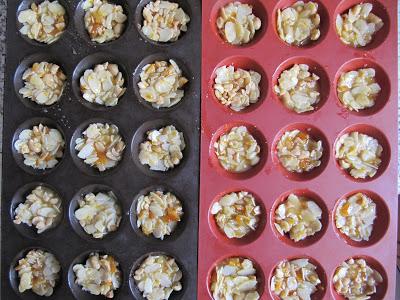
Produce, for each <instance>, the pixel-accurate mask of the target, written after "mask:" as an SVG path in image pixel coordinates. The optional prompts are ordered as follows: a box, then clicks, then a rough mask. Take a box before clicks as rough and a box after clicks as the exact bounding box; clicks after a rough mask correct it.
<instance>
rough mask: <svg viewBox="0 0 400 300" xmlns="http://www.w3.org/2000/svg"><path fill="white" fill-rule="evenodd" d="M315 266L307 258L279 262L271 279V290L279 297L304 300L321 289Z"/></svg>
mask: <svg viewBox="0 0 400 300" xmlns="http://www.w3.org/2000/svg"><path fill="white" fill-rule="evenodd" d="M316 269H317V266H315V265H313V264H312V263H310V262H309V260H308V258H299V259H294V260H290V261H288V260H283V261H281V262H279V264H278V266H277V267H276V268H275V270H274V274H273V276H272V279H271V290H272V292H274V293H275V294H276V295H278V296H279V298H280V299H291V300H305V299H311V295H312V294H314V293H315V292H317V291H318V289H321V288H323V287H321V286H320V285H321V280H320V279H319V277H318V274H317V272H316Z"/></svg>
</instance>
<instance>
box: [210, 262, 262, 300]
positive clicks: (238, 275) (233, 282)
mask: <svg viewBox="0 0 400 300" xmlns="http://www.w3.org/2000/svg"><path fill="white" fill-rule="evenodd" d="M257 288H258V280H257V271H256V269H255V268H254V267H253V262H252V261H251V260H250V259H247V258H241V257H231V258H228V259H225V260H224V261H222V262H221V263H219V264H218V265H217V266H216V267H215V271H214V272H213V274H212V277H211V292H212V296H213V299H214V300H227V299H246V300H258V299H260V295H259V294H258V292H257Z"/></svg>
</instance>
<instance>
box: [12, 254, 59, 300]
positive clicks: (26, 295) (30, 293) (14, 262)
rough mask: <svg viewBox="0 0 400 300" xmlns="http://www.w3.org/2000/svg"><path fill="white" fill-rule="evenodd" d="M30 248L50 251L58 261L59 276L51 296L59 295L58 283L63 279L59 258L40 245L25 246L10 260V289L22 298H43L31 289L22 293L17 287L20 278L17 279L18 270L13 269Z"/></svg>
mask: <svg viewBox="0 0 400 300" xmlns="http://www.w3.org/2000/svg"><path fill="white" fill-rule="evenodd" d="M31 250H42V251H45V252H48V253H51V254H53V255H54V256H55V257H56V259H57V261H58V262H59V263H60V266H61V270H60V271H59V272H58V275H59V278H58V279H57V281H56V285H55V287H54V292H53V294H52V296H51V298H54V299H55V298H58V297H60V295H59V290H60V289H59V285H60V283H61V282H62V281H63V275H62V274H63V269H62V264H61V262H60V260H59V259H58V257H57V256H56V255H55V254H54V252H52V251H50V250H48V249H46V248H43V247H41V246H38V247H29V248H25V249H23V250H21V251H19V252H18V254H17V255H16V256H15V257H14V258H13V260H12V261H11V264H10V268H9V271H8V279H9V281H10V285H11V287H12V289H13V290H14V292H15V294H16V295H17V296H18V297H19V298H20V299H22V300H32V299H43V298H45V297H41V296H39V295H37V294H36V293H34V292H33V291H32V290H31V289H30V290H26V291H25V292H23V293H20V291H19V289H18V286H19V282H20V280H19V277H18V272H17V271H16V270H15V267H16V266H18V261H19V260H20V259H22V258H24V257H25V256H26V255H27V254H28V252H29V251H31Z"/></svg>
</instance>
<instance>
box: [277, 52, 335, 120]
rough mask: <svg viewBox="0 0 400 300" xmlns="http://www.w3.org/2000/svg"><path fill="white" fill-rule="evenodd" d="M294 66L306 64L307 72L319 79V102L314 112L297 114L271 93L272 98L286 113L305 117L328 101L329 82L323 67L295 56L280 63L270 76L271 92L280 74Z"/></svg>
mask: <svg viewBox="0 0 400 300" xmlns="http://www.w3.org/2000/svg"><path fill="white" fill-rule="evenodd" d="M295 64H306V65H308V66H309V71H310V72H311V73H314V74H316V75H317V76H318V77H319V78H320V79H319V80H318V84H319V92H320V100H319V102H318V103H317V104H316V105H314V110H312V111H308V112H304V113H297V112H295V111H294V110H291V109H289V108H287V107H286V106H285V105H284V104H283V103H282V100H281V99H280V97H279V96H278V95H277V94H276V93H275V92H274V91H273V92H272V93H273V95H274V98H275V99H276V100H277V101H278V102H279V104H280V105H282V106H283V107H284V108H285V109H286V110H287V111H289V112H291V113H292V114H294V115H307V114H312V113H314V112H316V111H318V110H319V109H320V108H321V107H322V106H323V105H324V104H325V103H326V101H327V100H328V98H329V92H330V80H329V76H328V73H327V72H326V71H325V69H324V67H322V65H320V64H319V63H317V62H316V61H314V60H312V59H311V58H308V57H304V56H296V57H291V58H289V59H287V60H285V61H284V62H282V63H281V64H280V65H279V66H278V67H277V69H276V70H275V73H274V74H273V76H272V90H273V88H274V86H275V85H278V79H279V77H280V76H281V73H282V72H283V71H285V70H288V69H290V68H292V67H293V66H294V65H295Z"/></svg>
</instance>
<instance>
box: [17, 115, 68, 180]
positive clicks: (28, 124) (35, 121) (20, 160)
mask: <svg viewBox="0 0 400 300" xmlns="http://www.w3.org/2000/svg"><path fill="white" fill-rule="evenodd" d="M39 124H43V125H44V126H48V127H49V128H54V129H57V130H58V131H59V132H60V133H61V135H62V137H63V140H64V142H65V145H64V150H63V156H62V157H61V158H60V159H58V163H57V164H56V165H55V166H54V167H53V168H48V169H44V170H41V169H34V168H32V167H30V166H27V165H25V163H24V156H23V155H22V154H20V153H18V151H17V150H16V149H15V147H14V144H15V142H16V141H17V140H18V137H19V135H20V133H21V132H22V131H23V130H25V129H32V128H33V126H37V125H39ZM11 148H12V149H11V151H12V154H13V157H14V159H15V162H16V163H17V165H18V166H19V167H20V168H21V169H22V170H24V171H25V172H26V173H28V174H31V175H47V174H49V173H51V172H54V171H55V170H56V169H57V168H58V167H59V166H60V165H61V164H62V163H63V161H64V158H65V156H66V153H65V152H66V151H67V140H66V138H65V134H64V131H63V130H62V129H61V126H59V125H58V124H57V123H56V122H55V121H53V120H52V119H49V118H46V117H37V118H32V119H29V120H26V121H25V122H24V123H22V124H21V125H19V126H18V128H17V129H16V131H15V132H14V135H13V139H12V143H11Z"/></svg>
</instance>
